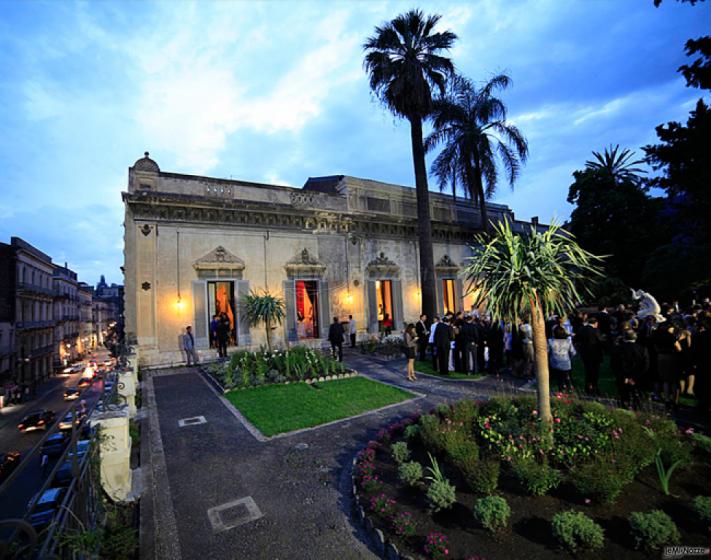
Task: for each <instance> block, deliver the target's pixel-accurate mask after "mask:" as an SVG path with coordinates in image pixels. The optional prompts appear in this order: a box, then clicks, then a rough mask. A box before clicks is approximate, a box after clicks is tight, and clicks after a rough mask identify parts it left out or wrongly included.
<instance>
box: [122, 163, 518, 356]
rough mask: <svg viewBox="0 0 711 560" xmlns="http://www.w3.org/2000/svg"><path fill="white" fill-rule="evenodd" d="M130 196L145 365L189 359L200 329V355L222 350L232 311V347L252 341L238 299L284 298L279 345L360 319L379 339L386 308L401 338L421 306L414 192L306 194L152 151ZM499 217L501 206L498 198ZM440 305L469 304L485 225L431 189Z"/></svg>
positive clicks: (373, 184)
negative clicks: (189, 335) (212, 174)
mask: <svg viewBox="0 0 711 560" xmlns="http://www.w3.org/2000/svg"><path fill="white" fill-rule="evenodd" d="M122 196H123V201H124V204H125V209H126V215H125V222H124V226H125V244H124V261H125V262H124V270H125V314H126V334H127V337H128V340H129V342H133V343H134V344H137V345H138V348H139V351H140V357H141V361H142V364H143V365H147V366H155V365H161V364H170V363H179V362H182V361H183V356H182V353H181V351H180V341H181V337H182V335H183V333H184V329H185V327H186V326H187V325H191V326H192V327H193V332H194V334H195V338H196V344H197V347H198V351H199V353H200V355H201V356H203V357H211V356H214V353H215V351H214V349H213V348H212V347H211V338H212V337H211V332H210V320H211V317H212V316H213V315H214V314H215V313H219V312H225V313H226V314H227V315H228V317H229V319H230V323H231V325H232V327H233V329H232V333H231V337H230V344H231V345H232V346H237V347H247V348H256V347H259V346H260V345H262V344H264V343H265V333H264V329H263V328H250V326H249V325H248V323H247V321H246V320H245V315H244V309H243V306H242V298H243V296H244V295H245V294H247V293H249V292H250V291H251V290H254V291H257V292H262V291H265V290H268V291H269V292H270V293H272V294H275V295H278V296H280V297H282V298H283V299H284V301H285V303H286V320H285V321H284V323H283V324H282V325H280V326H279V327H277V329H276V330H275V332H274V336H273V337H272V339H273V340H279V341H281V344H282V345H286V344H295V343H300V344H310V345H321V344H322V343H323V342H324V339H325V337H326V333H327V331H328V326H329V324H330V323H331V321H332V318H333V317H334V316H335V317H338V318H339V319H341V320H346V319H347V318H348V315H353V317H354V318H355V320H356V322H357V325H358V327H359V328H358V331H359V334H358V336H359V338H363V337H367V336H371V335H377V333H378V331H379V329H380V326H381V325H382V322H383V320H384V318H385V314H388V315H389V316H390V317H392V319H393V322H394V326H395V332H398V331H399V330H401V329H402V326H403V325H404V323H406V322H411V321H412V322H414V321H415V320H416V319H417V317H418V315H419V310H420V303H421V302H420V289H419V282H420V281H419V262H418V259H419V257H418V246H417V231H416V198H415V191H414V189H412V188H408V187H403V186H399V185H392V184H386V183H382V182H378V181H373V180H369V179H359V178H356V177H349V176H344V175H336V176H328V177H316V178H309V179H308V180H307V181H306V183H305V184H304V186H303V187H302V188H300V189H299V188H293V187H283V186H275V185H266V184H259V183H251V182H246V181H238V180H226V179H217V178H208V177H200V176H194V175H183V174H177V173H169V172H163V171H161V170H160V168H159V166H158V165H157V163H156V162H155V161H153V160H152V159H150V158H149V157H148V154H147V153H146V155H145V157H144V158H141V159H139V160H138V161H136V163H135V164H134V165H133V166H132V167H130V168H129V172H128V190H127V192H124V193H123V194H122ZM488 210H489V214H490V216H491V218H492V219H494V220H501V219H503V218H504V217H506V218H508V219H509V220H511V222H512V223H513V225H514V227H515V228H524V227H526V226H527V224H526V223H525V222H519V221H516V220H515V219H514V216H513V212H511V210H510V209H509V208H508V207H506V206H503V205H498V204H490V205H489V207H488ZM431 215H432V220H433V223H432V225H433V237H434V260H435V268H436V274H437V299H438V301H437V308H438V309H439V310H440V312H444V311H445V310H451V311H454V310H469V309H470V308H471V306H472V304H473V302H474V299H475V295H474V294H473V293H469V294H467V293H466V291H467V290H466V289H465V288H466V287H465V286H464V285H463V283H462V279H461V278H460V277H459V272H460V271H461V268H462V265H463V264H464V262H465V260H466V259H467V258H468V257H469V256H470V255H471V249H470V248H469V244H470V243H471V242H472V241H473V236H474V234H475V233H476V232H477V231H479V230H480V229H481V224H480V219H479V213H478V211H477V209H475V208H473V207H472V205H471V202H467V201H463V200H457V201H453V200H452V198H451V197H449V196H445V195H439V194H435V193H432V194H431Z"/></svg>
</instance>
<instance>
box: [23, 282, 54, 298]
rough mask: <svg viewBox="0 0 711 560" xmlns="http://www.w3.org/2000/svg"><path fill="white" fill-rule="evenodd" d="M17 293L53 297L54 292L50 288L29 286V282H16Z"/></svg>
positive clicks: (35, 285)
mask: <svg viewBox="0 0 711 560" xmlns="http://www.w3.org/2000/svg"><path fill="white" fill-rule="evenodd" d="M17 291H18V292H30V293H35V294H42V295H45V296H55V295H56V294H55V293H54V290H53V289H52V288H45V287H44V286H38V285H37V284H30V283H29V282H18V283H17Z"/></svg>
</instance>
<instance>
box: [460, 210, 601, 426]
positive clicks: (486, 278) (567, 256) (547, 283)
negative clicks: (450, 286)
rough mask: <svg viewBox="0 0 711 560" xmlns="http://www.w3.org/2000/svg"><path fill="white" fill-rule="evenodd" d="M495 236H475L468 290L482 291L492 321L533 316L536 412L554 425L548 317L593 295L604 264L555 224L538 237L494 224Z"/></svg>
mask: <svg viewBox="0 0 711 560" xmlns="http://www.w3.org/2000/svg"><path fill="white" fill-rule="evenodd" d="M492 227H493V231H492V235H491V237H489V238H487V237H486V236H484V235H479V236H478V237H477V243H478V245H477V246H474V247H472V249H473V251H474V255H473V256H472V257H471V258H470V259H469V260H468V262H467V264H466V266H465V267H464V271H463V275H464V276H465V277H466V278H467V280H468V285H469V291H470V292H471V291H473V289H474V288H476V289H478V290H479V291H478V294H479V295H478V296H477V302H476V303H475V305H480V304H483V305H485V306H486V308H487V309H488V310H489V311H490V312H491V314H492V316H493V318H494V320H499V319H513V320H514V322H515V321H516V319H518V318H519V317H521V316H522V315H529V314H530V316H531V327H532V330H533V347H534V350H535V360H536V379H537V381H538V409H539V414H540V418H541V419H542V420H543V421H544V422H550V421H551V405H550V389H549V382H548V345H547V342H546V327H545V317H547V316H549V315H551V314H553V313H557V314H562V313H565V312H566V310H567V309H570V308H572V307H574V306H575V305H577V304H579V303H580V302H581V301H582V298H581V293H584V294H591V292H590V287H591V284H592V282H593V281H594V280H596V279H597V278H598V277H600V276H602V271H601V269H600V267H599V266H598V265H597V264H596V263H598V262H599V261H601V258H600V257H597V256H595V255H593V254H591V253H588V252H587V251H585V250H584V249H582V248H581V247H580V246H579V245H578V244H577V243H576V242H575V239H574V238H573V236H572V235H571V234H570V233H568V232H567V231H565V230H563V229H561V228H560V226H558V225H556V224H553V225H551V226H550V227H549V228H548V230H546V231H544V232H542V233H541V232H539V231H538V230H537V229H536V227H535V226H531V229H530V231H529V232H528V233H526V234H518V233H514V232H513V231H512V229H511V224H510V223H509V222H508V220H505V221H503V222H501V223H498V224H494V225H493V226H492Z"/></svg>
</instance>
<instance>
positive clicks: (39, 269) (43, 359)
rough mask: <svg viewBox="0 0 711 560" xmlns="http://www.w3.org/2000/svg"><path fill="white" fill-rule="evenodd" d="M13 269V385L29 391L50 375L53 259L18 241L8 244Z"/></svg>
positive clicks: (14, 240)
mask: <svg viewBox="0 0 711 560" xmlns="http://www.w3.org/2000/svg"><path fill="white" fill-rule="evenodd" d="M10 246H11V247H12V249H13V253H14V269H15V306H14V307H15V321H14V326H15V333H14V338H15V339H14V344H15V355H16V360H17V361H16V368H15V375H14V377H15V381H16V382H17V383H18V384H21V385H27V386H29V387H31V388H34V387H36V386H37V385H38V384H39V383H41V382H42V381H44V380H46V379H47V378H48V377H49V375H50V374H51V373H52V356H53V353H54V350H53V346H52V342H53V334H54V325H55V322H54V316H53V313H52V302H53V299H54V288H53V283H52V282H53V280H52V278H53V274H54V264H53V263H52V259H51V258H50V257H49V256H48V255H46V254H45V253H43V252H42V251H40V250H39V249H37V248H36V247H34V246H32V245H30V244H29V243H27V242H26V241H24V240H23V239H20V238H19V237H13V238H11V240H10Z"/></svg>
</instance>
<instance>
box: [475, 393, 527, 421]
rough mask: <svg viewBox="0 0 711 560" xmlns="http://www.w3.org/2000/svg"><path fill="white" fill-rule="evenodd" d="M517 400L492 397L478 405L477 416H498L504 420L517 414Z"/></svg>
mask: <svg viewBox="0 0 711 560" xmlns="http://www.w3.org/2000/svg"><path fill="white" fill-rule="evenodd" d="M517 404H518V402H517V401H515V400H513V399H510V398H507V397H492V398H491V399H489V400H488V401H486V402H485V403H483V404H482V405H481V407H480V410H481V411H480V413H479V416H498V417H499V418H501V419H502V420H504V421H506V420H509V419H511V418H516V417H517V416H518V407H517V406H516V405H517Z"/></svg>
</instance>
